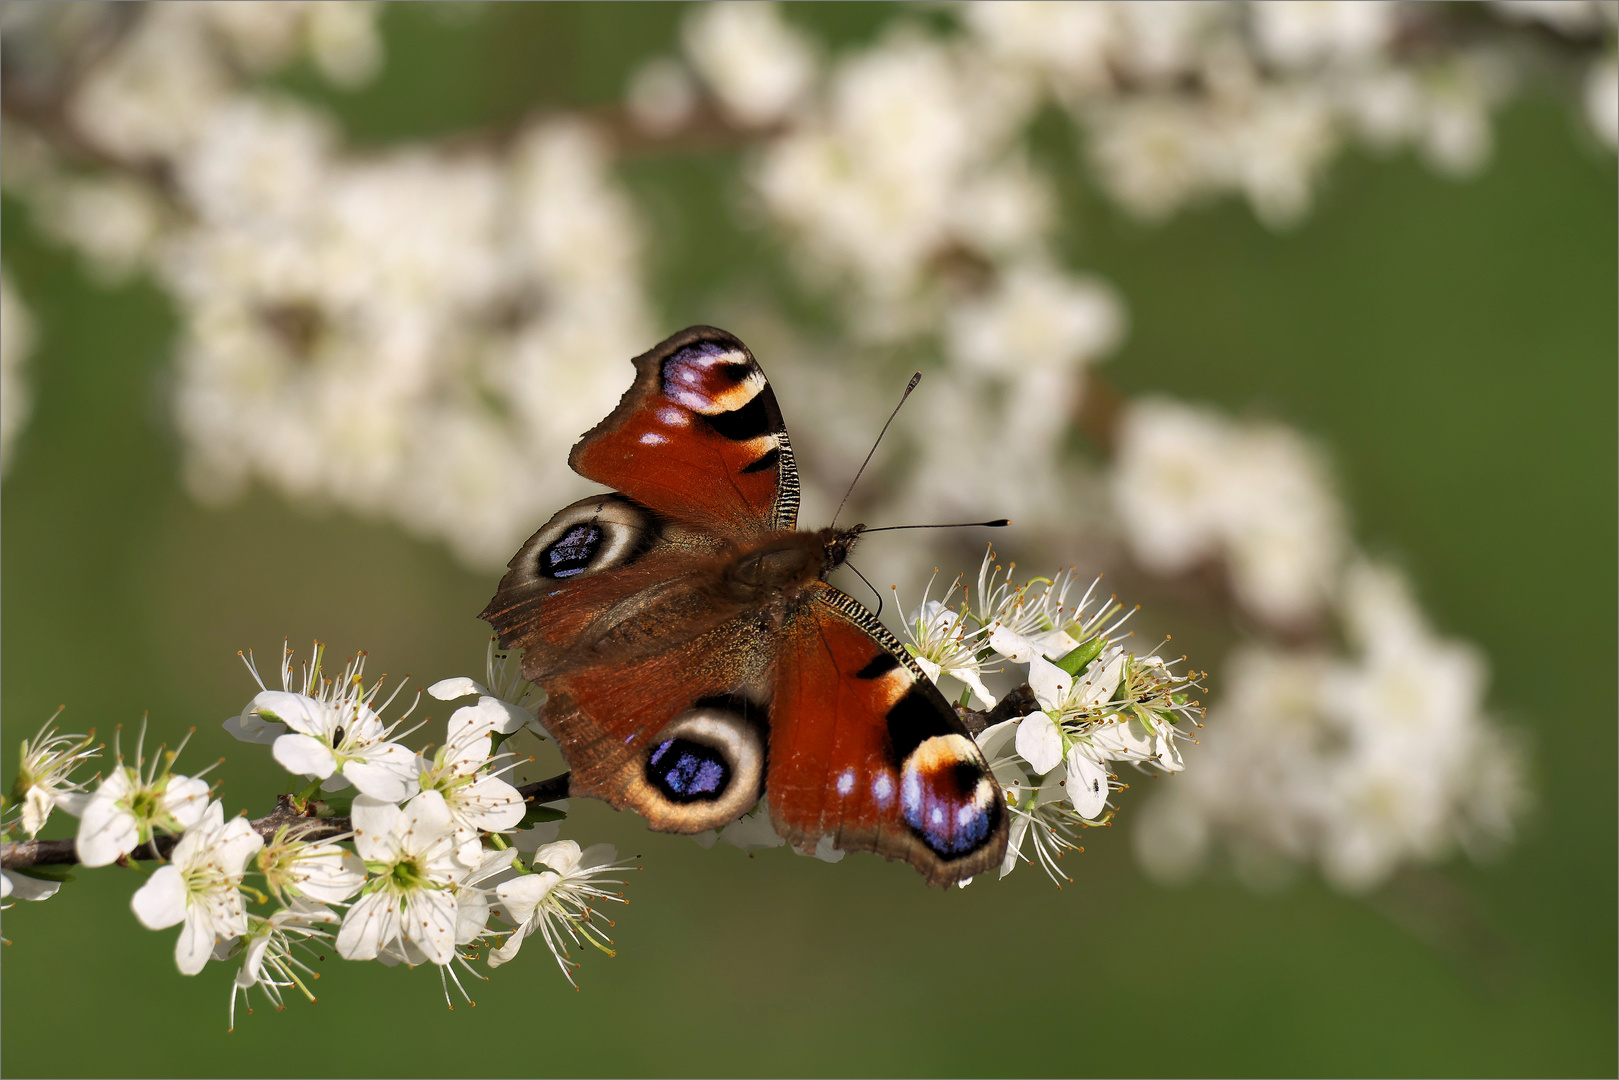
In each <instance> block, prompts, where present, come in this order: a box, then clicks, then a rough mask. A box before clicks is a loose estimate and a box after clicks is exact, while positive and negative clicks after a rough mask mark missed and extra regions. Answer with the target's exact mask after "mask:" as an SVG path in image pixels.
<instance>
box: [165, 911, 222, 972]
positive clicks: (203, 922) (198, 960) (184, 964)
mask: <svg viewBox="0 0 1619 1080" xmlns="http://www.w3.org/2000/svg"><path fill="white" fill-rule="evenodd" d="M216 940H217V939H216V936H215V933H214V926H213V922H212V920H210V919H209V918H208V917H207V916H206V915H204V914H203V913H202V911H201V910H198V909H196V908H193V910H192V917H191V918H188V919H187V920H186V921H185V925H184V926H182V927H180V937H179V939H178V940H176V941H175V943H174V963H175V964H176V966H178V967H179V969H180V974H182V975H195V974H196V973H197V972H199V971H201V970H202V969H203V968H205V967H207V966H208V961H209V960H211V959H213V955H214V944H215V941H216Z"/></svg>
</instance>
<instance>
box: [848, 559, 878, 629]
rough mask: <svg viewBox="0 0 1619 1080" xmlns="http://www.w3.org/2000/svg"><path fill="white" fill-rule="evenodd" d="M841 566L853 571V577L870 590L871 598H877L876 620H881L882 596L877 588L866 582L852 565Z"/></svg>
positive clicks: (863, 575) (864, 576)
mask: <svg viewBox="0 0 1619 1080" xmlns="http://www.w3.org/2000/svg"><path fill="white" fill-rule="evenodd" d="M843 565H844V566H847V567H848V568H849V569H850V570H854V576H855V577H857V578H859V579H860V580H861V581H865V582H866V588H868V589H870V590H871V595H873V596H875V597H876V598H877V618H879V619H880V618H882V617H883V594H882V593H881V592H879V591H878V590H877V586H875V585H873V584H872V583H871V582H870V581H867V580H866V575H865V574H862V573H861V572H860V571H859V570H858V569H856V567H855V565H854V563H844V564H843Z"/></svg>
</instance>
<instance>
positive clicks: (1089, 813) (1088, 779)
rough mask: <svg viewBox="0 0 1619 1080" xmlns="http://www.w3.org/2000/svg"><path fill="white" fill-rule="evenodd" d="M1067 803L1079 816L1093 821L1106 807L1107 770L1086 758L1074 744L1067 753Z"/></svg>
mask: <svg viewBox="0 0 1619 1080" xmlns="http://www.w3.org/2000/svg"><path fill="white" fill-rule="evenodd" d="M1067 788H1068V801H1069V802H1071V803H1073V804H1074V809H1075V810H1077V811H1078V812H1079V816H1080V817H1082V818H1085V819H1086V820H1087V821H1094V820H1095V819H1096V818H1097V817H1099V816H1100V815H1101V813H1102V811H1103V810H1104V809H1106V807H1107V795H1108V785H1107V770H1106V769H1104V768H1102V766H1100V765H1098V764H1097V763H1096V762H1094V761H1092V760H1091V759H1090V758H1088V757H1086V756H1085V755H1084V754H1083V753H1082V752H1081V750H1080V747H1079V746H1078V745H1077V744H1076V745H1075V746H1074V747H1072V748H1071V749H1070V750H1069V751H1068V783H1067Z"/></svg>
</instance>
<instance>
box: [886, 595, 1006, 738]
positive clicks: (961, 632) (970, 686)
mask: <svg viewBox="0 0 1619 1080" xmlns="http://www.w3.org/2000/svg"><path fill="white" fill-rule="evenodd" d="M957 584H959V582H956V583H952V584H951V586H950V588H949V589H948V590H947V591H946V592H945V595H944V598H943V600H929V599H928V597H927V590H926V589H924V590H923V593H922V603H921V606H919V607H918V608H917V609H916V610H915V611H914V612H912V613H911V617H910V619H909V620H907V622H906V623H905V636H906V645H905V647H906V650H907V651H908V652H909V653H910V654H911V656H912V657H913V658H915V660H916V663H917V666H918V667H920V668H921V669H922V670H923V671H924V672H926V673H927V676H928V678H929V679H932V680H933V682H934V683H935V684H937V683H938V682H939V679H940V678H941V677H943V676H946V675H948V676H949V677H950V678H952V679H955V680H956V681H957V682H959V683H961V684H962V685H963V686H965V687H966V688H967V690H968V691H970V692H971V694H972V699H973V701H974V702H975V703H976V704H977V705H978V706H979V707H980V708H985V709H987V708H989V707H990V706H991V705H993V704H994V702H995V699H994V696H993V695H991V694H990V692H989V689H988V688H987V687H986V686H985V685H984V678H983V666H982V664H981V662H980V660H979V656H978V654H979V650H981V649H983V648H984V645H985V642H984V628H983V627H982V626H978V627H973V628H969V627H968V625H967V623H968V620H967V619H964V618H963V617H962V616H961V614H960V613H959V612H957V611H955V610H954V609H952V608H950V607H948V606H946V605H947V604H948V603H949V602H950V596H951V594H952V593H954V592H955V590H956V586H957ZM928 587H929V588H932V583H931V582H929V585H928Z"/></svg>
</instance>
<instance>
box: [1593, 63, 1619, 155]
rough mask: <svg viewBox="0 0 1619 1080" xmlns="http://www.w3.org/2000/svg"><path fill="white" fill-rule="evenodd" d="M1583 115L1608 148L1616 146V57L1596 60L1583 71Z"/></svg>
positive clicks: (1618, 95) (1618, 123)
mask: <svg viewBox="0 0 1619 1080" xmlns="http://www.w3.org/2000/svg"><path fill="white" fill-rule="evenodd" d="M1585 116H1586V119H1587V120H1589V121H1590V123H1591V130H1592V131H1594V132H1595V133H1596V136H1597V138H1599V139H1601V140H1602V141H1603V142H1604V143H1606V144H1607V146H1608V149H1609V150H1613V149H1619V58H1615V57H1614V56H1612V55H1609V56H1608V57H1606V58H1605V59H1602V60H1598V61H1597V62H1596V63H1594V64H1592V65H1591V70H1590V71H1588V72H1587V73H1586V76H1585Z"/></svg>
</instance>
